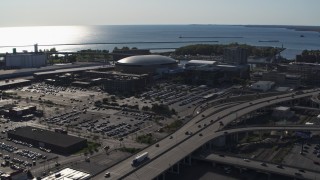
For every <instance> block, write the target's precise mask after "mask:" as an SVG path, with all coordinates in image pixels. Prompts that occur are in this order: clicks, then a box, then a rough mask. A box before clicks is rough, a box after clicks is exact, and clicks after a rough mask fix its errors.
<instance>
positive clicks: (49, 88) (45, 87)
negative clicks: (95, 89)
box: [21, 83, 87, 95]
mask: <svg viewBox="0 0 320 180" xmlns="http://www.w3.org/2000/svg"><path fill="white" fill-rule="evenodd" d="M21 90H24V91H27V92H34V93H40V94H42V95H48V94H51V95H57V93H59V92H61V91H65V92H72V93H75V92H77V91H87V90H86V89H83V88H75V87H68V88H67V87H62V86H54V85H49V84H45V83H38V84H33V85H30V86H28V87H27V88H25V89H21Z"/></svg>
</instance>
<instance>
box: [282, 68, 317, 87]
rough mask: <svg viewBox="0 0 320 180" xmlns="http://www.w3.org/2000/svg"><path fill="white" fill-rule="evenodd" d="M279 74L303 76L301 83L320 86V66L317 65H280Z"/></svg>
mask: <svg viewBox="0 0 320 180" xmlns="http://www.w3.org/2000/svg"><path fill="white" fill-rule="evenodd" d="M277 70H278V71H279V72H285V73H288V74H293V75H299V76H301V83H302V84H304V85H311V86H316V85H320V78H316V77H319V76H320V64H317V63H290V64H279V65H278V66H277Z"/></svg>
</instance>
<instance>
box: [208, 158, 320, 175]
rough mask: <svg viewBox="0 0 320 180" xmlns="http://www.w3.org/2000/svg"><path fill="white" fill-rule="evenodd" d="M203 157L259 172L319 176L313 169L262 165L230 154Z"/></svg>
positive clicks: (259, 162)
mask: <svg viewBox="0 0 320 180" xmlns="http://www.w3.org/2000/svg"><path fill="white" fill-rule="evenodd" d="M205 159H206V160H207V161H213V162H216V163H223V164H228V165H232V166H235V167H239V168H249V169H254V170H256V171H260V172H267V173H275V174H279V175H285V176H291V177H296V178H303V179H318V178H319V177H320V174H319V173H318V172H314V171H308V170H305V171H304V172H300V171H299V169H297V168H294V167H289V166H282V168H278V167H277V164H273V163H265V164H266V165H265V166H262V165H261V163H262V162H261V161H253V160H248V161H244V160H243V159H241V158H237V157H230V156H225V157H221V156H219V155H216V154H211V155H209V156H207V157H206V158H205ZM296 173H298V174H296Z"/></svg>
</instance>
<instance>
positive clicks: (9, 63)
mask: <svg viewBox="0 0 320 180" xmlns="http://www.w3.org/2000/svg"><path fill="white" fill-rule="evenodd" d="M5 62H6V63H5V65H6V67H7V68H33V67H42V66H46V65H47V55H46V54H32V53H29V54H7V55H6V57H5Z"/></svg>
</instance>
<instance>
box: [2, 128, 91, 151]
mask: <svg viewBox="0 0 320 180" xmlns="http://www.w3.org/2000/svg"><path fill="white" fill-rule="evenodd" d="M8 138H11V139H15V140H19V141H23V142H26V143H30V144H32V145H33V146H35V147H44V148H46V149H50V150H51V151H53V152H56V153H60V154H72V153H75V152H77V151H79V150H81V149H82V148H84V147H86V146H87V140H86V139H83V138H79V137H75V136H70V135H66V134H61V133H57V132H52V131H48V130H43V129H39V128H35V127H30V126H26V127H18V128H16V129H14V130H11V131H8Z"/></svg>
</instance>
